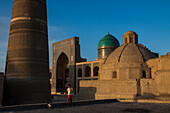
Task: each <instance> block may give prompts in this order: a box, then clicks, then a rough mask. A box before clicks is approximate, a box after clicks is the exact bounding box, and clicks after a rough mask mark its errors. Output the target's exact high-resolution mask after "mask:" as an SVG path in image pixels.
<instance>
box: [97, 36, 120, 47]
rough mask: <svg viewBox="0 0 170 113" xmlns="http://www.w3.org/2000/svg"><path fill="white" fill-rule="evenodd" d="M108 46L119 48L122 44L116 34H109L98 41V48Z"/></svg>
mask: <svg viewBox="0 0 170 113" xmlns="http://www.w3.org/2000/svg"><path fill="white" fill-rule="evenodd" d="M107 46H112V47H114V48H117V47H119V46H120V43H119V41H118V40H117V39H116V38H115V37H114V36H112V35H110V34H107V35H105V36H104V37H103V38H102V39H100V41H99V43H98V48H101V47H102V48H103V47H107Z"/></svg>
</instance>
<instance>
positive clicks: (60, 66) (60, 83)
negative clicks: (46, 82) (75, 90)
mask: <svg viewBox="0 0 170 113" xmlns="http://www.w3.org/2000/svg"><path fill="white" fill-rule="evenodd" d="M56 70H57V71H56V75H57V79H56V83H57V84H56V85H57V87H56V90H57V91H58V92H65V90H66V87H67V85H68V83H69V60H68V57H67V56H66V54H65V53H63V52H62V53H61V54H60V56H59V58H58V60H57V69H56Z"/></svg>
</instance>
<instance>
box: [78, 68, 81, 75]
mask: <svg viewBox="0 0 170 113" xmlns="http://www.w3.org/2000/svg"><path fill="white" fill-rule="evenodd" d="M78 77H82V69H81V68H79V69H78Z"/></svg>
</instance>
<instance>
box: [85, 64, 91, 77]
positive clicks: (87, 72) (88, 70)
mask: <svg viewBox="0 0 170 113" xmlns="http://www.w3.org/2000/svg"><path fill="white" fill-rule="evenodd" d="M90 76H91V68H90V67H89V66H87V67H86V68H85V77H90Z"/></svg>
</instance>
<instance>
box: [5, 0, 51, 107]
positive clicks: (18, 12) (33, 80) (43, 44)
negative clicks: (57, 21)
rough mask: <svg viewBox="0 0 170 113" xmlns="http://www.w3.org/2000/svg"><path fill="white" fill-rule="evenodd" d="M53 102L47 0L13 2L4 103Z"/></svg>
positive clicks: (15, 0)
mask: <svg viewBox="0 0 170 113" xmlns="http://www.w3.org/2000/svg"><path fill="white" fill-rule="evenodd" d="M50 100H51V98H50V82H49V52H48V32H47V9H46V0H13V8H12V17H11V25H10V33H9V42H8V50H7V61H6V80H5V88H4V99H3V104H4V105H17V104H32V103H41V102H49V101H50Z"/></svg>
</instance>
